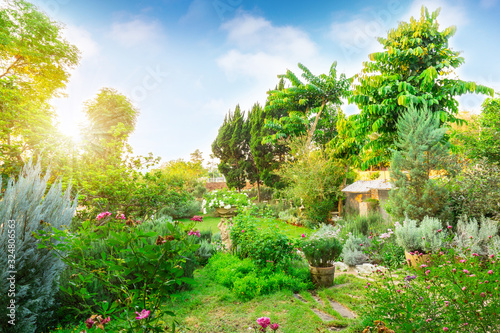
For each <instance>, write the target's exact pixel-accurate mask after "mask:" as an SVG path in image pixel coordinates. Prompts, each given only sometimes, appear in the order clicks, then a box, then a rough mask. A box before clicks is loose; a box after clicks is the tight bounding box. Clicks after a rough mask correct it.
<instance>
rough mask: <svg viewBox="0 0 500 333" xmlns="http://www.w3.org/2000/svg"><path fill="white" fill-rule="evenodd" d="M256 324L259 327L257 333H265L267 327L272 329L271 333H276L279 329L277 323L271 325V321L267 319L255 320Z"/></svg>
mask: <svg viewBox="0 0 500 333" xmlns="http://www.w3.org/2000/svg"><path fill="white" fill-rule="evenodd" d="M257 324H258V325H259V326H260V329H259V332H267V328H268V327H269V328H270V329H272V330H273V332H276V331H277V330H278V328H280V325H279V324H278V323H274V324H271V319H270V318H269V317H261V318H257Z"/></svg>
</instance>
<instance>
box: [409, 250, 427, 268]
mask: <svg viewBox="0 0 500 333" xmlns="http://www.w3.org/2000/svg"><path fill="white" fill-rule="evenodd" d="M405 257H406V262H407V263H408V266H410V267H413V268H416V269H421V267H420V265H423V264H425V265H430V263H428V262H427V261H428V260H429V258H430V255H428V254H422V255H419V254H410V253H408V252H407V251H405Z"/></svg>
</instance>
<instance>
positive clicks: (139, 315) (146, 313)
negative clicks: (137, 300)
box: [135, 309, 151, 320]
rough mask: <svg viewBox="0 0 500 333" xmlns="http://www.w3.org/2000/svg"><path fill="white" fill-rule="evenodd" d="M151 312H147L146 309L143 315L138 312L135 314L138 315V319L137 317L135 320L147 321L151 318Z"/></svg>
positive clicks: (142, 312)
mask: <svg viewBox="0 0 500 333" xmlns="http://www.w3.org/2000/svg"><path fill="white" fill-rule="evenodd" d="M150 312H151V311H149V310H146V309H144V310H142V311H141V313H139V312H137V311H136V312H135V314H136V315H137V317H135V319H137V320H141V319H146V318H147V317H148V316H149V313H150Z"/></svg>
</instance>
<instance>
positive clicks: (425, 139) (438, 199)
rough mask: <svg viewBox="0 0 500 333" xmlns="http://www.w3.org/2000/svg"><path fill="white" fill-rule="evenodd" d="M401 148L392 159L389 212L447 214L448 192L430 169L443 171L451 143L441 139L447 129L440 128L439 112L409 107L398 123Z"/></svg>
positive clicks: (398, 216) (416, 215)
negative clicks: (432, 174) (432, 176)
mask: <svg viewBox="0 0 500 333" xmlns="http://www.w3.org/2000/svg"><path fill="white" fill-rule="evenodd" d="M397 130H398V139H397V141H396V143H395V144H396V146H397V148H398V150H396V151H394V152H393V155H392V159H391V169H390V171H391V183H392V184H393V185H394V189H392V190H391V193H390V200H389V205H390V214H391V215H392V216H393V217H395V218H396V219H404V218H405V215H407V216H408V217H409V218H411V219H418V220H422V219H423V218H424V217H425V216H427V215H428V216H434V217H445V216H446V215H444V214H445V212H446V209H447V207H446V204H447V202H448V200H447V196H448V192H447V190H446V188H445V187H444V186H442V185H440V184H439V182H438V181H437V180H436V179H432V178H431V172H432V171H434V172H436V171H438V172H439V171H441V172H444V171H446V170H447V169H448V167H447V165H446V161H447V155H448V148H449V143H446V144H443V143H442V139H443V137H444V135H445V133H446V128H443V127H439V118H438V115H437V114H436V113H433V112H431V111H430V110H428V109H427V108H425V107H421V108H419V109H417V108H416V107H413V106H410V108H409V109H408V111H407V112H405V113H404V114H403V115H402V116H401V117H400V119H399V122H398V124H397Z"/></svg>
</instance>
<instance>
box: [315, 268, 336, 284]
mask: <svg viewBox="0 0 500 333" xmlns="http://www.w3.org/2000/svg"><path fill="white" fill-rule="evenodd" d="M309 272H311V279H312V282H313V283H314V285H315V286H316V287H324V288H328V287H332V286H333V279H334V275H335V266H331V267H314V266H309Z"/></svg>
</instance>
